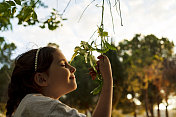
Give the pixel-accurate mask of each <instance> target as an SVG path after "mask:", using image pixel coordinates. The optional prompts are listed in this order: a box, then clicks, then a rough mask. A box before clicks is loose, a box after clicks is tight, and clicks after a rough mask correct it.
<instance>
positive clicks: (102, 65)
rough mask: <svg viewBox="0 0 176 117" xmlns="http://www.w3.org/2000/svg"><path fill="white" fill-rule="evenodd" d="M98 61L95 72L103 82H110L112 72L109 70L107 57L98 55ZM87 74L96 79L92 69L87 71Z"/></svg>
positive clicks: (109, 64)
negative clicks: (100, 76)
mask: <svg viewBox="0 0 176 117" xmlns="http://www.w3.org/2000/svg"><path fill="white" fill-rule="evenodd" d="M97 58H98V59H99V60H98V61H97V66H96V69H97V72H98V73H100V74H101V75H102V77H103V79H104V80H110V79H109V77H112V70H111V63H110V61H109V59H108V57H107V56H105V55H100V56H98V57H97ZM89 70H90V72H89V74H90V75H91V77H92V79H93V80H94V79H95V78H96V72H95V71H94V70H93V68H91V69H89Z"/></svg>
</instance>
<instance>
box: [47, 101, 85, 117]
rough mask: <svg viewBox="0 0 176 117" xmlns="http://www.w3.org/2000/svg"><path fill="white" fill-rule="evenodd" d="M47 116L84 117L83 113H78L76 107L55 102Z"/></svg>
mask: <svg viewBox="0 0 176 117" xmlns="http://www.w3.org/2000/svg"><path fill="white" fill-rule="evenodd" d="M48 117H86V115H85V114H82V113H79V112H78V111H77V110H76V109H74V108H71V107H69V106H67V105H65V104H62V103H57V104H55V105H54V107H53V109H51V113H50V114H49V116H48Z"/></svg>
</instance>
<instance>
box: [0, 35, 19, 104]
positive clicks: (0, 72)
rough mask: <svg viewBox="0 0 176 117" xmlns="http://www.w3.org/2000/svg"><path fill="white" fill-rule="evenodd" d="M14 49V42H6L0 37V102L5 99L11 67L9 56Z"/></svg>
mask: <svg viewBox="0 0 176 117" xmlns="http://www.w3.org/2000/svg"><path fill="white" fill-rule="evenodd" d="M15 49H16V46H15V44H14V43H9V44H8V43H6V42H5V40H4V38H2V37H0V63H1V64H0V65H1V66H0V89H1V90H0V102H6V100H7V87H8V83H9V81H10V75H11V73H12V67H13V64H12V61H13V60H12V59H11V56H12V53H13V51H14V50H15Z"/></svg>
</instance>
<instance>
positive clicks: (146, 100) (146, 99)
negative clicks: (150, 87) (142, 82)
mask: <svg viewBox="0 0 176 117" xmlns="http://www.w3.org/2000/svg"><path fill="white" fill-rule="evenodd" d="M144 91H145V112H146V117H150V116H149V114H148V91H147V89H145V90H144Z"/></svg>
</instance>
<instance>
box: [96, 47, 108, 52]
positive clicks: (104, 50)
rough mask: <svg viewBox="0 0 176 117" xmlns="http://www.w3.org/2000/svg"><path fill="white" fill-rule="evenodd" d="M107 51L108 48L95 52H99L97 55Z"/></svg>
mask: <svg viewBox="0 0 176 117" xmlns="http://www.w3.org/2000/svg"><path fill="white" fill-rule="evenodd" d="M108 50H109V48H106V49H102V50H100V49H96V51H97V52H99V53H106V52H107V51H108Z"/></svg>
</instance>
